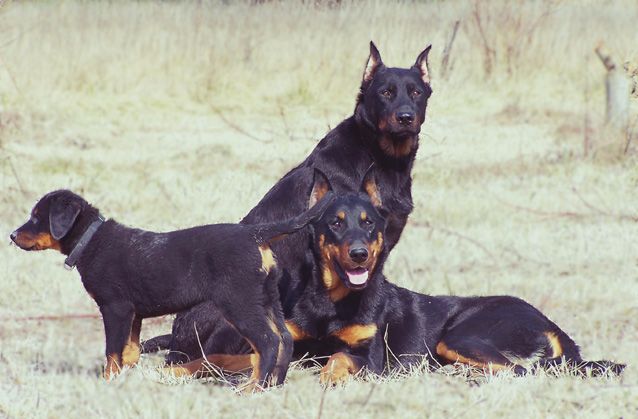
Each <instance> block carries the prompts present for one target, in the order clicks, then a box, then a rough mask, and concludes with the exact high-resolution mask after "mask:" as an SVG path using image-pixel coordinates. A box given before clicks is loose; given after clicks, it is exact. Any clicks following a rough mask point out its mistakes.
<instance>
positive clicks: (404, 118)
mask: <svg viewBox="0 0 638 419" xmlns="http://www.w3.org/2000/svg"><path fill="white" fill-rule="evenodd" d="M396 116H397V121H399V124H401V125H410V124H411V123H413V122H414V114H413V113H412V112H397V115H396Z"/></svg>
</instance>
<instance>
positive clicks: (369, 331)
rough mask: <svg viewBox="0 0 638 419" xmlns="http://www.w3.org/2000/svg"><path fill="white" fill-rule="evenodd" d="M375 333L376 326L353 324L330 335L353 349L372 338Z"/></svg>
mask: <svg viewBox="0 0 638 419" xmlns="http://www.w3.org/2000/svg"><path fill="white" fill-rule="evenodd" d="M376 333H377V325H376V324H353V325H350V326H346V327H344V328H343V329H339V330H337V331H336V332H333V333H331V334H332V335H333V336H335V337H337V338H338V339H339V340H341V341H343V342H345V343H346V344H347V345H348V346H350V347H353V348H354V347H357V346H359V345H361V344H362V343H364V342H365V341H367V340H369V339H371V338H372V337H374V335H375V334H376Z"/></svg>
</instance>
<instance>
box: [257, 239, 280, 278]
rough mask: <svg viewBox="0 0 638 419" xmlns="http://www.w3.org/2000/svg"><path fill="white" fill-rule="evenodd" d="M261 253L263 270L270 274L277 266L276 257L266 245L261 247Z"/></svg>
mask: <svg viewBox="0 0 638 419" xmlns="http://www.w3.org/2000/svg"><path fill="white" fill-rule="evenodd" d="M259 253H260V254H261V270H262V271H264V272H265V273H267V274H268V273H270V271H271V270H272V269H273V268H275V267H276V266H277V262H276V260H275V255H274V254H273V252H272V250H271V249H270V246H268V245H267V244H265V243H264V244H260V245H259Z"/></svg>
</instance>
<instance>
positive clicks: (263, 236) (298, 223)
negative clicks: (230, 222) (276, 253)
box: [254, 192, 335, 244]
mask: <svg viewBox="0 0 638 419" xmlns="http://www.w3.org/2000/svg"><path fill="white" fill-rule="evenodd" d="M334 200H335V195H334V193H333V192H328V193H326V195H325V196H324V197H323V198H322V199H321V200H320V201H319V202H317V203H316V204H315V205H313V206H312V207H311V208H310V209H308V210H306V211H304V212H302V213H301V214H299V215H297V216H296V217H293V218H290V219H288V220H286V221H280V222H275V223H267V224H257V225H255V226H254V228H255V232H254V236H255V240H256V241H257V244H263V243H270V242H273V241H276V240H278V239H280V238H283V237H284V236H286V235H288V234H291V233H294V232H296V231H299V230H301V229H302V228H304V227H306V226H307V225H308V224H310V223H313V222H314V221H316V220H318V219H319V218H321V216H322V215H323V213H324V212H325V211H326V209H327V208H328V206H329V205H330V204H331V203H332V202H333V201H334Z"/></svg>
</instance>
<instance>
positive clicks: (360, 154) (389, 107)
mask: <svg viewBox="0 0 638 419" xmlns="http://www.w3.org/2000/svg"><path fill="white" fill-rule="evenodd" d="M429 51H430V46H428V47H427V48H426V49H425V50H423V52H421V53H420V54H419V56H418V57H417V59H416V62H415V64H414V65H413V66H412V67H411V68H407V69H404V68H390V67H386V66H385V65H384V64H383V62H382V60H381V56H380V54H379V51H378V50H377V48H376V47H375V46H374V44H373V43H370V56H369V58H368V62H367V65H366V68H365V70H364V74H363V80H362V83H361V87H360V91H359V95H358V98H357V103H356V107H355V111H354V115H353V116H351V117H350V118H348V119H346V120H345V121H343V122H342V123H341V124H339V125H338V126H337V127H336V128H335V129H333V130H332V131H330V132H329V133H328V134H327V135H326V137H325V138H324V139H323V140H321V141H320V142H319V144H318V145H317V147H316V148H315V149H314V150H313V151H312V153H311V154H310V155H309V156H308V157H307V158H306V160H304V161H303V162H302V163H301V164H300V165H299V166H297V167H295V168H294V169H292V170H291V171H290V172H289V173H287V174H286V175H285V176H284V177H283V178H282V179H281V180H279V182H277V183H276V184H275V186H273V188H272V189H271V190H270V191H269V192H268V193H267V194H266V195H265V196H264V198H263V199H262V200H261V201H260V202H259V203H258V204H257V206H256V207H255V208H254V209H253V210H252V211H250V213H249V214H248V215H247V216H246V217H245V218H244V219H243V220H242V223H248V224H254V223H263V222H271V221H275V220H279V219H285V218H288V217H290V216H292V215H294V214H298V213H299V212H301V211H303V210H304V209H305V208H306V207H307V203H308V193H309V191H310V189H311V187H312V182H313V173H314V172H313V171H314V169H319V170H321V171H322V172H323V173H326V174H328V175H329V176H330V181H331V183H332V185H333V187H334V190H335V191H336V192H338V193H345V192H356V191H357V190H358V188H359V185H360V183H361V179H362V178H363V176H364V174H365V173H366V170H368V168H369V167H370V166H371V165H372V164H374V165H375V167H376V178H377V183H378V187H379V191H380V195H381V197H382V199H383V203H384V207H383V211H385V212H386V213H387V214H389V218H388V226H387V233H386V237H385V243H386V246H387V248H388V250H391V249H392V248H393V247H394V245H395V244H396V243H397V241H398V240H399V238H400V236H401V232H402V231H403V228H404V226H405V223H406V222H407V219H408V215H409V214H410V212H411V211H412V205H413V204H412V194H411V189H412V179H411V170H412V165H413V163H414V158H415V155H416V152H417V149H418V145H419V137H418V135H419V132H420V129H421V125H422V124H423V122H424V120H425V113H426V107H427V102H428V98H429V97H430V95H431V93H432V89H431V87H430V76H429V73H428V66H427V57H428V53H429ZM309 249H310V236H309V232H308V229H304V230H302V231H300V232H299V233H297V234H294V235H291V236H288V237H287V238H285V239H284V240H281V241H279V242H277V243H275V244H274V245H273V250H274V251H275V253H276V254H277V257H278V261H279V265H280V266H281V267H282V269H283V275H282V280H281V282H280V285H279V291H280V295H281V298H282V306H283V310H284V315H285V316H286V317H289V316H290V315H291V313H292V312H291V310H292V307H294V306H295V304H296V302H297V300H298V298H299V296H300V295H301V294H302V293H303V292H304V289H305V287H306V286H307V282H308V279H309V278H310V277H311V274H312V268H313V265H314V262H313V258H312V256H311V255H310V254H309ZM216 316H218V315H217V314H215V313H214V310H212V309H211V307H209V306H206V305H204V306H197V307H194V308H193V309H191V310H188V311H186V312H183V313H180V314H178V316H177V318H176V319H175V322H174V324H173V331H172V334H171V335H164V336H161V337H158V338H155V339H152V340H151V341H149V342H148V344H147V345H145V346H144V350H149V351H150V350H153V349H156V348H158V347H162V348H164V347H169V348H170V349H171V352H170V353H169V355H168V356H167V362H169V363H173V362H182V361H185V360H187V359H192V358H197V357H199V356H201V348H202V347H203V349H204V351H205V353H207V354H210V353H219V352H222V353H236V351H239V352H243V351H244V350H249V349H250V348H248V347H247V346H246V345H241V344H240V345H237V344H236V341H235V340H233V339H230V337H231V336H232V335H233V331H232V330H230V329H227V330H224V329H220V328H218V327H213V326H212V325H213V323H215V322H212V321H210V320H209V318H211V317H213V318H214V317H216ZM194 324H196V325H197V328H198V329H197V332H198V333H197V335H196V334H195V331H194V327H193V325H194ZM198 337H199V341H198ZM200 341H201V342H200ZM228 342H232V343H228ZM200 343H201V346H200ZM238 346H239V347H238ZM227 351H231V352H227Z"/></svg>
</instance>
